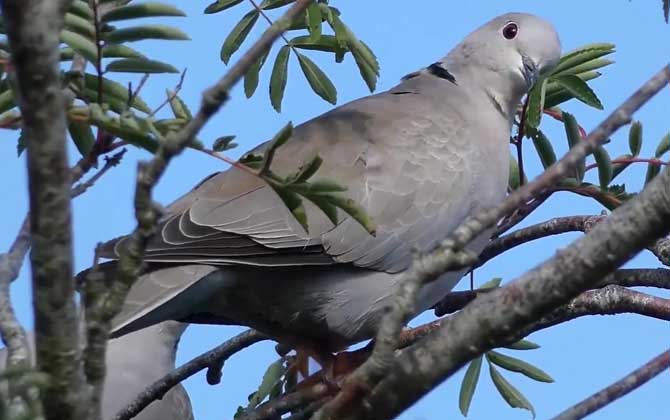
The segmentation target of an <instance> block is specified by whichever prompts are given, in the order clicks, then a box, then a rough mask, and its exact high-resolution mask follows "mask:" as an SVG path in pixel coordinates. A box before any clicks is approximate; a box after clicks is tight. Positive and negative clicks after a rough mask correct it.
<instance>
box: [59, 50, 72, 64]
mask: <svg viewBox="0 0 670 420" xmlns="http://www.w3.org/2000/svg"><path fill="white" fill-rule="evenodd" d="M74 54H75V53H74V50H73V49H72V48H70V47H64V48H61V49H60V61H71V60H72V59H73V58H74Z"/></svg>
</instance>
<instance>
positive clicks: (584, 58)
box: [552, 43, 615, 75]
mask: <svg viewBox="0 0 670 420" xmlns="http://www.w3.org/2000/svg"><path fill="white" fill-rule="evenodd" d="M614 48H615V45H614V44H609V43H594V44H589V45H585V46H583V47H580V48H578V49H576V50H574V51H571V52H569V53H567V54H564V55H563V56H562V57H561V59H560V61H559V63H558V65H557V66H556V67H555V68H554V70H553V72H552V75H561V74H565V73H564V72H566V73H567V71H569V70H570V69H572V68H574V67H576V66H579V65H581V64H583V63H586V62H589V61H591V60H595V59H597V58H600V57H603V56H605V55H608V54H611V53H613V52H614Z"/></svg>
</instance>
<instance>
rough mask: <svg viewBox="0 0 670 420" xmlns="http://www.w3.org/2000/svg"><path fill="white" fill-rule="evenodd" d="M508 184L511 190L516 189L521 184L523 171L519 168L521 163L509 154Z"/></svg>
mask: <svg viewBox="0 0 670 420" xmlns="http://www.w3.org/2000/svg"><path fill="white" fill-rule="evenodd" d="M507 186H508V187H509V189H511V190H516V189H517V188H519V186H521V171H520V170H519V163H518V162H517V161H516V159H515V158H514V157H513V156H512V155H510V156H509V176H508V178H507Z"/></svg>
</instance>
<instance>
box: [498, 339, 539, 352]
mask: <svg viewBox="0 0 670 420" xmlns="http://www.w3.org/2000/svg"><path fill="white" fill-rule="evenodd" d="M505 348H508V349H511V350H535V349H539V348H540V345H539V344H535V343H533V342H532V341H529V340H519V341H517V342H516V343H512V344H509V345H507V346H505Z"/></svg>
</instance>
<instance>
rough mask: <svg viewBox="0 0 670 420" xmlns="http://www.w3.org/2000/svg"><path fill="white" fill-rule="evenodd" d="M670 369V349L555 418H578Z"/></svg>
mask: <svg viewBox="0 0 670 420" xmlns="http://www.w3.org/2000/svg"><path fill="white" fill-rule="evenodd" d="M668 369H670V351H665V352H663V353H661V354H659V355H658V356H656V357H655V358H653V359H652V360H650V361H649V362H647V363H645V364H644V365H643V366H641V367H639V368H638V369H636V370H634V371H633V372H631V373H629V374H628V375H626V376H625V377H623V378H621V379H620V380H618V381H616V382H615V383H613V384H612V385H610V386H608V387H607V388H605V389H603V390H602V391H600V392H598V393H596V394H593V395H591V396H590V397H589V398H587V399H585V400H584V401H582V402H580V403H579V404H576V405H574V406H573V407H570V408H569V409H567V410H565V411H564V412H562V413H561V414H559V415H557V416H556V417H554V418H553V420H578V419H582V418H584V417H586V416H588V415H589V414H591V413H594V412H596V411H598V410H599V409H601V408H603V407H605V406H606V405H609V404H611V403H612V402H614V401H616V400H617V399H619V398H621V397H623V396H624V395H626V394H628V393H629V392H631V391H633V390H635V389H637V388H639V387H640V386H642V385H644V384H645V383H647V382H649V381H650V380H651V379H653V378H654V377H656V376H657V375H659V374H660V373H662V372H663V371H667V370H668Z"/></svg>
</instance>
